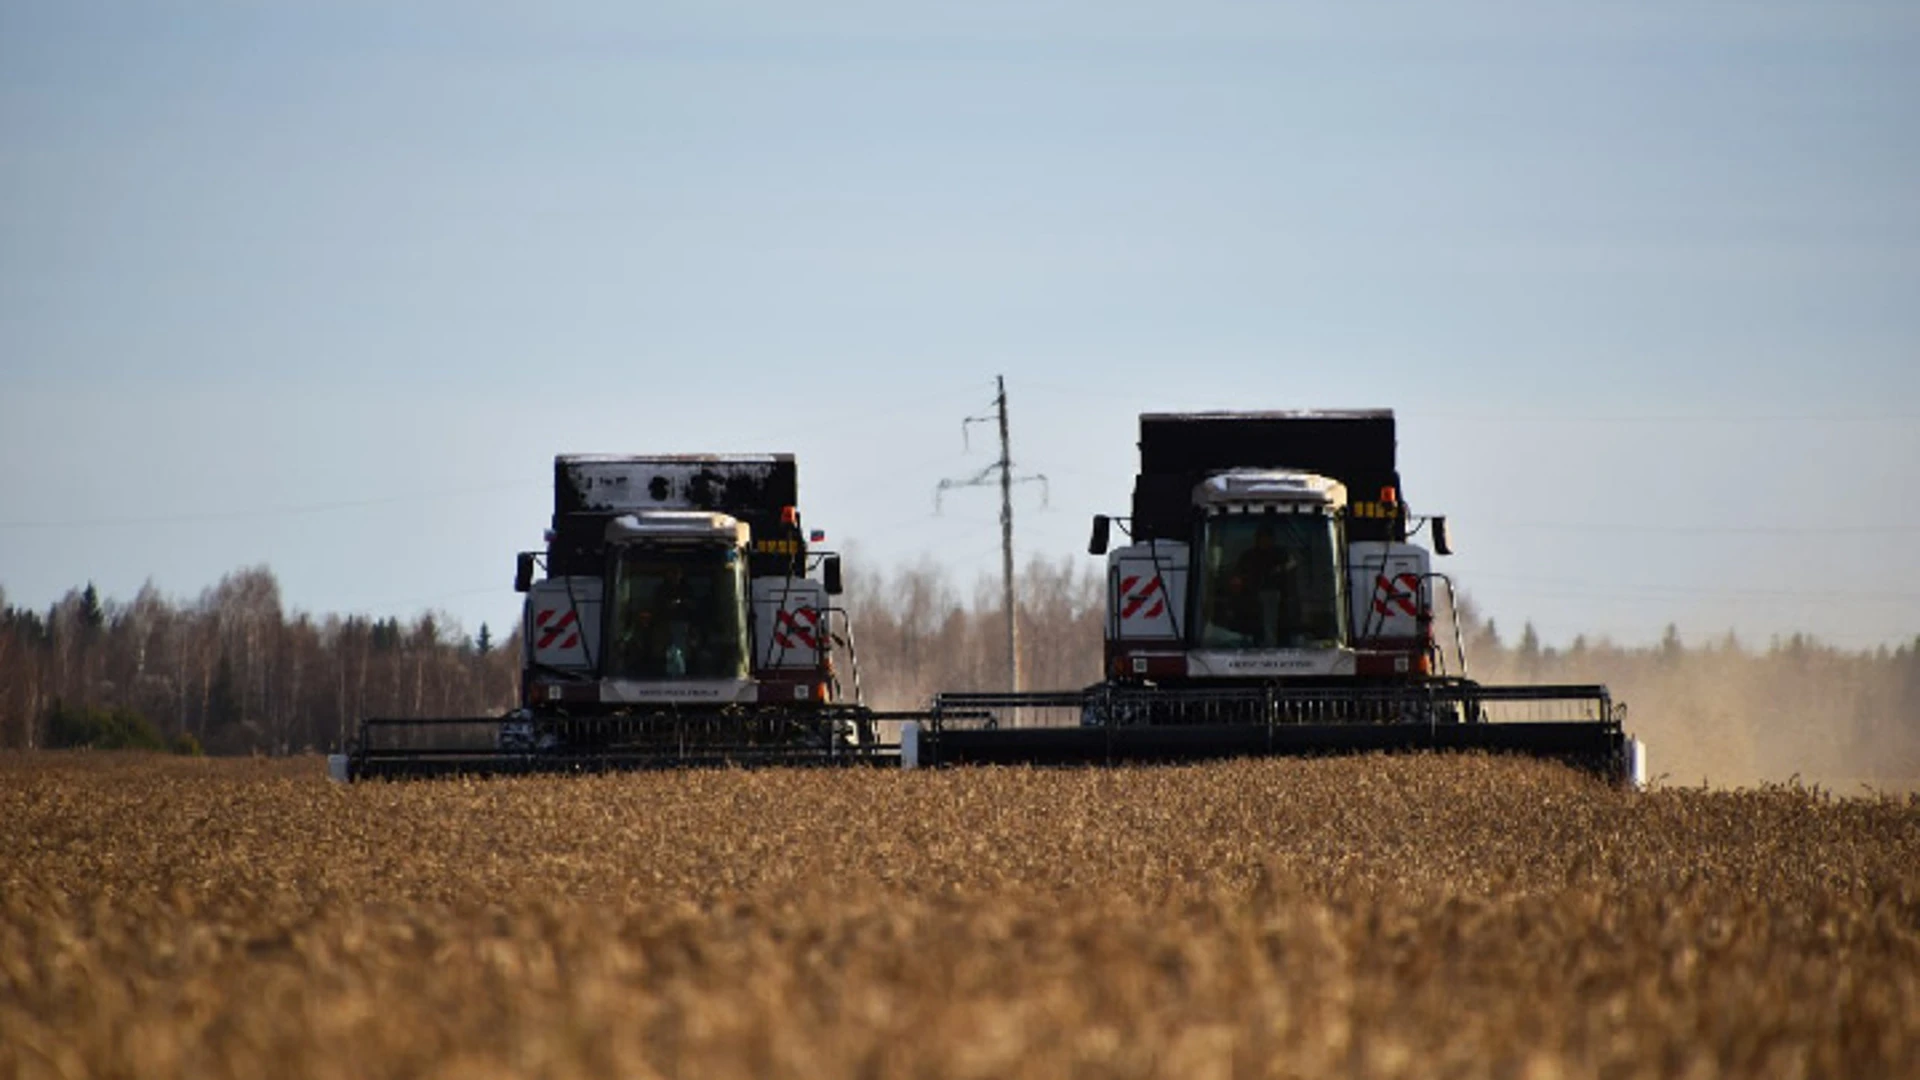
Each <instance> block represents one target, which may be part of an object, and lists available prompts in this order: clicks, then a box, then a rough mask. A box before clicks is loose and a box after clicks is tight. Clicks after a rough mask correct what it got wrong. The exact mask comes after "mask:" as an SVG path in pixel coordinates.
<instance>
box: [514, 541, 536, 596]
mask: <svg viewBox="0 0 1920 1080" xmlns="http://www.w3.org/2000/svg"><path fill="white" fill-rule="evenodd" d="M531 588H533V552H531V551H523V552H521V553H520V562H519V564H518V565H517V566H515V567H514V571H513V591H514V592H526V591H527V590H528V589H531Z"/></svg>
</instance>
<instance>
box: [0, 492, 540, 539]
mask: <svg viewBox="0 0 1920 1080" xmlns="http://www.w3.org/2000/svg"><path fill="white" fill-rule="evenodd" d="M545 486H546V482H545V481H542V482H540V483H538V484H529V483H514V484H490V485H487V486H485V487H476V488H459V489H455V490H450V491H422V492H410V493H408V494H405V495H383V496H380V497H378V498H372V499H343V500H340V501H338V502H324V503H306V504H302V505H296V506H265V507H259V508H257V509H251V510H223V511H218V512H212V513H198V514H154V515H146V516H136V517H109V518H73V519H68V520H65V521H57V520H55V521H0V529H102V528H119V527H122V526H132V525H197V524H206V523H211V522H221V521H250V520H260V519H266V518H277V517H295V516H299V515H304V514H324V513H330V512H332V511H335V510H359V509H364V508H366V507H370V506H394V505H398V504H401V503H421V502H429V501H433V500H436V499H454V498H466V497H468V496H472V495H491V494H494V493H496V492H501V491H512V490H516V489H520V488H533V487H545Z"/></svg>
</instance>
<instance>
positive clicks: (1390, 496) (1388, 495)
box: [1380, 486, 1400, 506]
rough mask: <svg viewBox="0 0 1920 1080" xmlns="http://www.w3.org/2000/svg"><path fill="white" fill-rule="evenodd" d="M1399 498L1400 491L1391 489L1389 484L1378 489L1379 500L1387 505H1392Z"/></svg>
mask: <svg viewBox="0 0 1920 1080" xmlns="http://www.w3.org/2000/svg"><path fill="white" fill-rule="evenodd" d="M1399 498H1400V493H1399V492H1397V491H1395V490H1393V488H1392V487H1391V486H1389V487H1383V488H1381V489H1380V501H1381V502H1383V503H1386V504H1387V505H1388V506H1392V505H1393V504H1394V503H1395V502H1397V501H1399Z"/></svg>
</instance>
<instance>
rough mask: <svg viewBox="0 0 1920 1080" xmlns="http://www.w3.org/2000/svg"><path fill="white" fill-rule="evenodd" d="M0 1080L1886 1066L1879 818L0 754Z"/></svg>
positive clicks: (1914, 914)
mask: <svg viewBox="0 0 1920 1080" xmlns="http://www.w3.org/2000/svg"><path fill="white" fill-rule="evenodd" d="M0 882H3V883H4V896H3V897H0V1074H4V1075H17V1076H22V1077H38V1076H78V1075H96V1076H143V1077H145V1076H153V1077H165V1076H205V1077H221V1076H260V1075H304V1076H316V1077H333V1076H339V1077H377V1076H423V1075H424V1076H436V1075H444V1076H462V1077H467V1076H490V1075H500V1076H507V1075H513V1076H573V1075H603V1076H650V1075H663V1076H680V1075H703V1076H772V1077H779V1076H809V1077H814V1076H875V1077H879V1076H927V1077H1022V1076H1036V1077H1038V1076H1046V1077H1055V1076H1075V1075H1086V1076H1119V1077H1127V1076H1195V1077H1216V1076H1217V1077H1227V1076H1326V1075H1335V1074H1338V1075H1352V1076H1381V1077H1395V1076H1447V1075H1462V1076H1514V1077H1529V1078H1534V1077H1561V1076H1564V1077H1588V1076H1591V1077H1616V1076H1618V1077H1626V1076H1642V1075H1647V1076H1652V1075H1659V1076H1713V1075H1739V1076H1761V1075H1770V1076H1843V1075H1844V1076H1876V1075H1878V1076H1899V1075H1920V797H1915V796H1908V797H1904V798H1893V797H1885V798H1844V799H1843V798H1834V797H1832V796H1829V795H1826V794H1823V793H1821V792H1818V791H1809V790H1803V789H1798V788H1773V789H1767V790H1760V791H1736V792H1708V791H1701V790H1665V791H1658V792H1655V793H1652V794H1648V795H1644V796H1637V797H1636V796H1629V795H1624V794H1621V793H1617V792H1613V791H1608V790H1605V789H1602V788H1600V787H1598V786H1596V785H1593V784H1591V783H1589V782H1587V781H1585V780H1583V779H1580V778H1578V777H1575V776H1573V775H1571V774H1568V773H1566V772H1563V771H1561V770H1559V769H1557V768H1554V767H1551V766H1545V765H1540V764H1534V763H1527V762H1517V761H1497V760H1489V759H1478V758H1465V759H1462V758H1455V759H1431V758H1427V759H1422V758H1403V759H1372V760H1365V759H1359V760H1327V761H1274V762H1241V763H1232V764H1223V765H1210V766H1203V767H1190V768H1178V769H1141V770H1125V771H1111V772H1096V771H1030V770H978V771H951V772H936V773H920V774H901V773H896V772H885V771H874V772H807V771H760V772H736V771H707V772H690V773H671V774H657V775H626V776H613V777H592V778H550V779H523V780H512V781H487V782H438V783H421V784H411V785H382V784H369V785H357V786H353V787H340V786H335V785H331V784H328V783H326V782H325V781H324V779H323V778H322V770H321V767H320V766H319V765H318V764H317V763H315V762H311V761H302V762H294V763H286V762H265V761H240V762H232V761H229V762H199V761H183V760H177V759H157V758H123V757H111V756H80V757H14V758H6V759H0Z"/></svg>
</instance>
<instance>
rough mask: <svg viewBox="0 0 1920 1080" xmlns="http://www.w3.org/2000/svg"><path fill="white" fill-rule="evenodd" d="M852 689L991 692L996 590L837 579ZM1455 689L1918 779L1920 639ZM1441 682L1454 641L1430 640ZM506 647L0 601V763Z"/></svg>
mask: <svg viewBox="0 0 1920 1080" xmlns="http://www.w3.org/2000/svg"><path fill="white" fill-rule="evenodd" d="M847 585H848V588H847V594H846V596H845V597H843V598H842V599H843V600H844V606H845V607H846V608H847V609H848V610H849V611H850V612H851V613H852V615H853V619H854V621H853V632H854V636H853V640H852V643H853V644H854V645H855V646H856V650H855V653H854V655H855V657H856V658H857V672H856V665H854V664H850V663H846V662H845V661H844V660H843V663H842V668H841V678H842V682H843V684H851V683H852V681H853V680H854V678H856V677H857V679H858V681H859V686H860V689H861V691H862V693H863V695H864V698H865V700H866V701H867V702H869V703H870V704H873V705H875V706H877V707H880V708H887V709H911V708H917V707H920V706H923V705H925V704H926V703H927V701H928V700H929V699H930V698H931V697H932V695H933V694H934V693H935V692H937V691H940V690H975V689H992V690H997V689H1003V688H1005V686H1006V685H1007V671H1006V651H1005V650H1006V646H1005V631H1004V625H1005V624H1004V613H1003V611H1002V608H1001V590H1000V587H999V581H998V578H997V575H985V576H983V577H982V578H980V579H979V580H977V581H975V582H973V583H972V585H971V586H970V587H963V586H961V585H959V584H956V583H955V582H954V581H953V580H952V578H951V576H950V575H949V574H948V573H947V572H946V571H945V570H944V569H943V568H942V567H941V566H940V565H938V564H937V563H935V562H933V561H932V560H931V559H930V558H923V559H921V560H920V561H918V562H916V563H912V564H908V565H904V566H898V567H895V568H892V569H890V570H879V571H869V572H858V571H856V570H855V569H853V568H850V571H849V573H848V576H847ZM1105 592H1106V578H1105V574H1104V572H1103V570H1102V569H1101V568H1100V567H1099V566H1098V565H1097V564H1096V563H1095V562H1094V561H1093V560H1089V559H1085V558H1073V557H1063V558H1059V559H1045V558H1038V557H1036V558H1034V559H1031V560H1030V561H1028V562H1027V563H1026V565H1025V566H1024V567H1023V568H1022V569H1021V571H1020V574H1019V578H1018V588H1017V590H1016V593H1017V599H1016V604H1017V609H1018V610H1017V618H1018V623H1019V627H1020V657H1021V667H1022V676H1023V677H1022V686H1023V688H1026V689H1070V688H1077V687H1081V686H1086V685H1088V684H1090V683H1093V682H1096V681H1098V680H1099V679H1100V677H1101V662H1102V637H1103V627H1104V625H1105V618H1106V614H1105ZM1460 623H1461V628H1462V635H1461V636H1462V641H1463V643H1464V645H1465V651H1466V659H1467V665H1468V674H1470V675H1471V676H1472V677H1474V678H1476V679H1478V680H1480V681H1482V682H1488V683H1496V682H1531V683H1543V682H1566V683H1604V684H1606V685H1607V686H1608V687H1609V688H1610V689H1611V691H1612V693H1613V695H1614V698H1615V700H1616V701H1619V702H1624V703H1625V704H1626V705H1627V706H1628V711H1627V714H1626V715H1627V726H1628V729H1629V730H1630V731H1633V732H1634V733H1635V734H1637V735H1639V736H1641V737H1642V738H1643V739H1645V740H1646V741H1647V742H1648V744H1649V746H1650V748H1651V755H1652V757H1651V763H1652V769H1653V772H1654V773H1655V774H1656V775H1664V776H1666V777H1667V778H1668V779H1669V780H1671V781H1674V782H1686V783H1693V782H1698V781H1700V780H1701V779H1705V778H1710V779H1712V780H1714V781H1716V782H1730V783H1731V782H1752V781H1755V780H1763V779H1786V778H1788V777H1791V776H1794V775H1799V776H1801V777H1803V778H1827V779H1861V780H1872V779H1875V778H1879V777H1904V778H1908V779H1914V778H1920V638H1916V639H1915V640H1914V641H1913V642H1910V643H1908V644H1905V645H1902V646H1900V647H1897V648H1880V649H1874V650H1870V651H1858V650H1855V651H1848V650H1841V649H1837V648H1834V647H1832V646H1829V645H1825V644H1822V643H1820V642H1818V641H1816V640H1813V639H1811V638H1808V637H1805V636H1803V635H1793V636H1790V637H1786V638H1783V639H1776V640H1771V641H1769V642H1768V643H1767V644H1765V645H1764V646H1751V645H1748V644H1746V643H1744V642H1741V641H1739V640H1737V639H1736V638H1734V637H1733V636H1732V635H1731V634H1727V635H1722V636H1719V637H1716V638H1712V639H1710V640H1707V641H1705V642H1704V643H1699V644H1692V645H1689V644H1686V643H1684V642H1683V641H1682V639H1681V637H1680V634H1679V631H1678V630H1677V628H1670V629H1669V631H1668V633H1667V635H1666V636H1665V638H1664V639H1663V640H1662V641H1660V642H1658V643H1656V644H1653V645H1642V646H1622V645H1616V644H1613V643H1611V642H1608V641H1605V640H1592V641H1590V640H1588V639H1585V638H1580V639H1576V640H1575V641H1574V642H1573V643H1572V644H1571V645H1570V646H1568V647H1564V648H1557V649H1556V648H1551V647H1545V646H1543V645H1542V644H1541V643H1540V641H1539V639H1538V636H1537V635H1536V634H1535V633H1534V632H1533V629H1532V627H1531V626H1526V627H1523V629H1522V631H1521V633H1520V634H1519V635H1518V636H1517V637H1515V638H1513V639H1512V640H1509V639H1508V638H1507V637H1506V636H1505V635H1503V634H1502V633H1501V631H1500V629H1499V628H1498V627H1497V626H1496V624H1495V622H1494V620H1493V619H1492V618H1490V617H1486V616H1484V615H1483V614H1481V613H1480V612H1479V611H1478V610H1477V609H1475V608H1474V606H1473V605H1472V604H1471V603H1470V602H1464V601H1463V603H1462V604H1461V606H1460ZM1441 637H1442V641H1443V642H1444V643H1445V644H1446V647H1447V651H1448V654H1449V664H1450V665H1453V666H1454V667H1455V668H1456V669H1457V659H1456V658H1454V657H1453V656H1452V653H1453V649H1452V642H1451V634H1444V633H1443V634H1442V635H1441ZM519 654H520V640H519V631H518V628H515V629H513V630H512V631H511V632H510V633H508V634H507V635H506V636H505V637H503V638H499V639H496V638H495V635H494V634H493V632H492V631H491V629H490V628H488V627H486V626H484V625H483V626H482V627H480V629H479V631H478V633H476V634H475V635H472V636H469V635H467V634H466V633H465V632H464V631H462V630H461V629H460V628H458V627H456V626H454V625H452V623H451V620H449V619H447V618H446V617H444V616H438V615H435V614H432V613H424V614H421V615H419V616H417V617H416V618H414V619H413V620H411V621H407V622H402V621H400V620H397V619H391V618H389V619H372V618H368V617H365V616H358V615H324V616H315V615H312V614H309V613H306V612H302V611H288V610H287V609H286V607H285V605H284V603H283V601H282V599H281V595H280V587H279V583H278V582H277V580H276V579H275V578H274V575H273V573H272V571H271V570H269V569H268V568H267V567H265V566H255V567H249V568H246V569H242V570H239V571H236V572H234V573H231V574H228V575H227V576H225V577H223V578H222V579H221V580H220V581H219V582H218V583H217V584H216V585H214V586H213V587H211V588H209V589H206V590H204V591H203V592H202V593H201V594H200V595H199V596H198V597H195V598H193V599H191V600H173V599H169V598H167V597H165V596H162V595H161V594H160V593H159V592H158V590H156V589H154V588H153V587H152V586H151V585H148V586H146V587H144V588H142V589H141V590H140V592H139V593H138V594H136V595H135V596H134V597H133V599H132V600H130V601H124V602H123V601H119V600H115V599H110V598H102V597H101V596H99V595H98V593H97V592H96V591H95V590H94V588H93V587H92V586H91V585H88V586H84V587H82V588H77V589H74V590H71V591H69V592H68V593H67V595H66V596H64V597H63V598H62V599H61V600H59V601H58V602H56V603H54V604H53V605H51V606H50V607H49V608H48V609H47V610H45V611H36V610H29V609H25V608H19V607H14V606H11V605H8V604H6V603H5V594H4V592H0V746H7V747H49V746H63V745H94V746H143V747H171V748H174V749H177V750H184V751H188V752H192V751H194V750H198V749H202V748H204V750H205V751H207V752H210V753H296V752H303V751H308V750H327V749H332V748H337V747H339V746H340V745H342V744H343V743H344V741H345V740H346V739H347V738H348V737H350V736H351V734H352V732H353V730H354V726H355V724H356V723H357V722H358V720H359V719H360V718H362V717H366V716H394V717H412V716H456V715H464V716H488V715H496V714H498V713H501V712H504V711H505V710H507V709H509V708H512V707H513V704H514V702H515V701H516V700H517V699H518V685H517V684H518V679H519Z"/></svg>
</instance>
